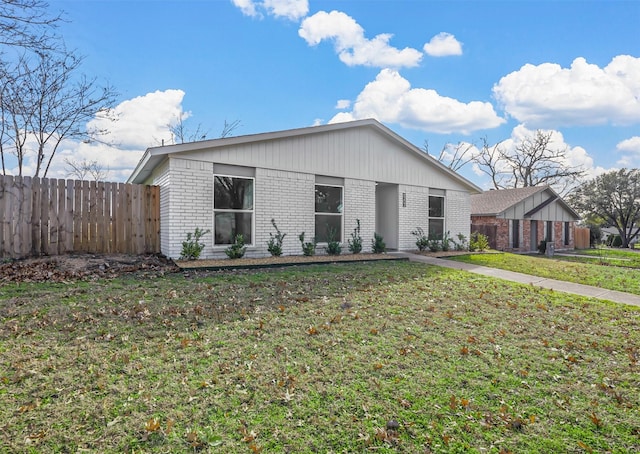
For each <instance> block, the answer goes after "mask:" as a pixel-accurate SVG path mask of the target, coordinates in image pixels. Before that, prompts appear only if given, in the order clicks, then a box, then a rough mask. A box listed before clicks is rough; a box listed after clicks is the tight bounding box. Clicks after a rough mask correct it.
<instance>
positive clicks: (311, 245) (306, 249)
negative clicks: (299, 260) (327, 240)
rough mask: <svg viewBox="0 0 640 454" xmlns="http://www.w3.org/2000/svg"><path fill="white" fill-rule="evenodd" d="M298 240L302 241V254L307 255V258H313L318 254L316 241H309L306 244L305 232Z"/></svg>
mask: <svg viewBox="0 0 640 454" xmlns="http://www.w3.org/2000/svg"><path fill="white" fill-rule="evenodd" d="M298 239H299V240H300V244H301V245H302V254H303V255H306V256H307V257H311V256H312V255H315V253H316V240H315V239H314V240H313V241H308V242H306V243H305V242H304V232H302V233H301V234H300V235H299V236H298Z"/></svg>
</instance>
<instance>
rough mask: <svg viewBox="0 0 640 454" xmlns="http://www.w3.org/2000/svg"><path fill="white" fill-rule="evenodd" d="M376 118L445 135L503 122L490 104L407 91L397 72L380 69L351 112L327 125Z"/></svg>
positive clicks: (493, 126)
mask: <svg viewBox="0 0 640 454" xmlns="http://www.w3.org/2000/svg"><path fill="white" fill-rule="evenodd" d="M363 118H376V119H377V120H379V121H383V122H389V123H398V124H400V125H402V126H403V127H407V128H412V129H420V130H423V131H430V132H436V133H441V134H447V133H452V132H459V133H463V134H469V133H471V132H473V131H476V130H480V129H488V128H495V127H498V126H500V125H501V124H502V123H504V122H505V120H504V119H503V118H500V117H498V115H497V114H496V112H495V111H494V110H493V106H492V105H491V104H490V103H486V102H480V101H472V102H470V103H468V104H465V103H462V102H460V101H457V100H455V99H452V98H448V97H445V96H441V95H439V94H438V93H437V92H436V91H435V90H427V89H424V88H411V84H410V83H409V81H408V80H406V79H404V78H403V77H402V76H401V75H400V74H399V73H398V72H397V71H393V70H390V69H383V70H382V71H380V73H379V74H378V76H377V77H376V79H375V80H374V81H373V82H370V83H369V84H367V86H365V87H364V89H363V90H362V92H361V93H360V94H359V95H358V98H357V99H356V102H355V103H354V106H353V111H352V112H348V113H347V112H341V113H339V114H337V115H336V116H334V117H333V118H332V119H331V120H330V121H329V122H330V123H336V122H340V121H349V120H352V119H363Z"/></svg>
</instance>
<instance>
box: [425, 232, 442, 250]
mask: <svg viewBox="0 0 640 454" xmlns="http://www.w3.org/2000/svg"><path fill="white" fill-rule="evenodd" d="M427 246H428V247H429V250H430V251H431V252H438V251H440V250H441V249H442V244H441V243H440V239H439V238H438V236H437V235H429V240H428V241H427Z"/></svg>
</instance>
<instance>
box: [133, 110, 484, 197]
mask: <svg viewBox="0 0 640 454" xmlns="http://www.w3.org/2000/svg"><path fill="white" fill-rule="evenodd" d="M355 128H371V129H374V130H375V131H377V132H379V133H381V134H382V135H383V136H385V137H387V139H389V140H391V141H392V142H394V143H395V144H396V145H397V146H398V147H400V148H402V149H404V150H406V151H408V152H409V153H410V154H412V155H414V156H416V157H418V158H419V159H421V160H424V161H425V163H427V164H428V165H430V166H431V167H435V169H437V170H438V171H440V172H442V173H443V174H446V175H447V176H448V177H449V178H451V179H453V180H455V181H457V182H458V183H459V184H461V185H462V186H464V187H465V188H467V190H469V192H471V193H479V192H482V189H480V188H479V187H478V186H476V185H475V184H473V183H472V182H470V181H469V180H467V179H466V178H464V177H463V176H461V175H459V174H458V173H456V172H454V171H453V170H451V169H450V168H448V167H447V166H445V165H444V164H442V163H441V162H440V161H438V160H437V159H435V158H433V157H432V156H430V155H429V154H428V153H426V152H424V151H423V150H421V149H419V148H418V147H416V146H415V145H413V144H411V143H410V142H408V141H407V140H406V139H404V138H403V137H401V136H399V135H398V134H396V133H395V132H393V131H392V130H391V129H389V128H387V127H386V126H384V125H383V124H382V123H380V122H378V121H377V120H374V119H365V120H356V121H350V122H344V123H333V124H327V125H321V126H311V127H306V128H298V129H289V130H283V131H275V132H267V133H260V134H249V135H244V136H235V137H226V138H221V139H212V140H204V141H200V142H191V143H184V144H176V145H166V146H162V147H151V148H148V149H147V150H146V151H145V153H144V155H143V156H142V158H141V159H140V161H139V162H138V164H137V166H136V168H135V169H134V171H133V173H132V174H131V176H130V177H129V179H128V180H127V182H128V183H142V182H144V181H146V179H147V178H148V177H149V176H150V175H151V174H152V172H153V170H154V169H155V167H156V166H157V165H158V164H160V163H161V162H162V161H164V159H165V158H166V157H167V156H169V155H175V154H180V153H193V152H198V151H206V150H215V149H220V148H223V147H229V146H234V145H245V144H252V143H259V142H266V141H271V140H278V139H289V138H293V137H301V136H308V135H315V134H321V133H326V132H331V131H340V130H348V129H355Z"/></svg>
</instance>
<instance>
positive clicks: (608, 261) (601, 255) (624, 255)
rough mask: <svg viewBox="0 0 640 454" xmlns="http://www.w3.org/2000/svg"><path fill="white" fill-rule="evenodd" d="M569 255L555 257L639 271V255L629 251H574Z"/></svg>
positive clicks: (607, 249)
mask: <svg viewBox="0 0 640 454" xmlns="http://www.w3.org/2000/svg"><path fill="white" fill-rule="evenodd" d="M569 254H570V255H564V253H563V255H561V256H556V258H558V259H560V260H571V261H576V262H579V261H581V262H583V263H594V264H599V265H611V266H621V267H624V268H638V269H640V253H639V252H634V251H632V250H631V249H611V248H595V249H576V250H575V251H572V252H570V253H569Z"/></svg>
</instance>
